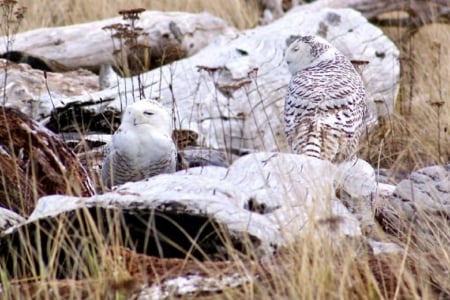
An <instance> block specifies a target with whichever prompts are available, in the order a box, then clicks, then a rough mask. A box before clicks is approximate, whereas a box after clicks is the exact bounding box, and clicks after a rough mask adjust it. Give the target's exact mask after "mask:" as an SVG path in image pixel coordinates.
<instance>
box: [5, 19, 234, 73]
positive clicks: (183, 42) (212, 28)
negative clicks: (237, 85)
mask: <svg viewBox="0 0 450 300" xmlns="http://www.w3.org/2000/svg"><path fill="white" fill-rule="evenodd" d="M116 23H121V24H127V23H129V22H127V21H124V20H122V17H116V18H111V19H105V20H101V21H97V22H91V23H85V24H76V25H71V26H64V27H54V28H40V29H36V30H32V31H28V32H25V33H21V34H17V35H16V36H15V41H14V49H9V50H14V51H20V52H21V53H25V54H27V55H31V56H34V57H38V58H40V59H42V60H43V61H44V62H46V63H47V65H48V66H49V67H50V69H51V70H53V71H68V70H75V69H78V68H87V69H90V70H95V71H97V70H98V69H99V68H100V66H101V65H102V64H113V63H114V57H113V51H114V50H117V49H118V48H120V47H119V45H118V44H119V41H118V40H115V41H114V42H113V39H112V38H111V31H110V30H104V29H103V28H104V27H106V26H108V25H112V24H116ZM136 26H138V27H141V28H143V32H145V33H146V34H147V35H146V36H142V37H140V38H139V39H138V43H139V44H140V45H144V46H147V47H149V48H150V49H151V50H150V52H151V55H152V56H153V57H159V58H161V57H162V56H163V55H166V56H167V52H170V51H171V50H172V49H176V50H177V51H178V54H180V56H181V57H187V56H191V55H192V54H194V53H196V52H198V51H199V50H200V49H201V48H203V47H204V46H206V45H207V44H208V43H209V42H210V41H211V39H213V38H214V37H216V36H217V35H221V34H226V33H234V29H233V28H231V27H230V26H228V25H227V24H226V23H225V22H224V21H223V20H222V19H219V18H217V17H214V16H212V15H210V14H208V13H201V14H191V13H184V12H159V11H148V12H143V13H142V14H141V15H140V20H138V21H136ZM2 40H3V39H2ZM114 43H115V44H116V45H115V46H114ZM4 52H6V49H5V45H4V44H3V43H2V44H0V53H4ZM25 60H26V59H25ZM156 60H158V59H157V58H156Z"/></svg>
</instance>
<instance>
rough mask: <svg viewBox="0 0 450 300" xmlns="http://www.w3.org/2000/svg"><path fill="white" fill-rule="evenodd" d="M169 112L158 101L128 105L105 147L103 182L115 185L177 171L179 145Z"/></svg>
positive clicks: (145, 101)
mask: <svg viewBox="0 0 450 300" xmlns="http://www.w3.org/2000/svg"><path fill="white" fill-rule="evenodd" d="M171 124H172V123H171V119H170V115H169V113H168V112H167V111H166V110H165V109H164V107H163V106H162V105H161V104H159V103H158V102H155V101H148V100H142V101H139V102H136V103H133V104H131V105H129V106H127V108H126V110H125V113H124V115H123V117H122V123H121V124H120V127H119V129H118V130H117V131H116V132H115V133H114V135H113V136H112V139H111V141H110V142H109V143H108V144H107V146H106V148H105V153H104V157H103V165H102V181H103V184H104V185H106V186H108V187H111V186H113V185H117V184H122V183H125V182H127V181H138V180H141V179H144V178H148V177H151V176H154V175H158V174H161V173H172V172H175V167H176V147H175V144H174V142H173V140H172V125H171Z"/></svg>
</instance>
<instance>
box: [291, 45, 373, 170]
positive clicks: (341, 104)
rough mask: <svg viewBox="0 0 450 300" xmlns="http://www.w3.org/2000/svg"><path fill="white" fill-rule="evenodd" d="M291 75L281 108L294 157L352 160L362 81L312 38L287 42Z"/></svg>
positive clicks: (361, 118)
mask: <svg viewBox="0 0 450 300" xmlns="http://www.w3.org/2000/svg"><path fill="white" fill-rule="evenodd" d="M287 43H288V44H289V43H290V45H288V48H287V50H286V62H287V65H288V69H289V72H291V74H292V78H291V81H290V83H289V86H288V89H287V92H286V96H285V107H284V110H285V111H284V118H285V132H286V136H287V139H288V143H289V145H290V146H291V149H292V151H293V152H294V153H298V154H305V155H309V156H313V157H317V158H320V159H324V160H329V161H331V162H342V161H345V160H351V159H353V158H354V157H356V150H357V147H358V140H359V137H360V135H361V133H362V132H363V129H364V122H365V116H366V115H367V106H366V102H365V98H366V93H365V89H364V85H363V82H362V80H361V77H360V76H359V74H358V72H357V71H356V70H355V68H354V67H353V65H352V63H351V62H350V60H349V59H348V58H347V57H345V56H344V55H343V54H342V53H341V52H339V51H338V50H337V49H336V48H334V47H333V46H332V45H331V44H330V43H328V42H327V41H326V40H324V39H322V38H320V37H317V36H296V37H292V38H290V39H288V41H287Z"/></svg>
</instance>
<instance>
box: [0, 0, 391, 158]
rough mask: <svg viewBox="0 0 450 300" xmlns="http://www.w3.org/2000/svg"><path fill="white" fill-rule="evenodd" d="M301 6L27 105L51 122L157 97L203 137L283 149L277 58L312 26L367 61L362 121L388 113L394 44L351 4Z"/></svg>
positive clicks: (180, 123) (16, 102)
mask: <svg viewBox="0 0 450 300" xmlns="http://www.w3.org/2000/svg"><path fill="white" fill-rule="evenodd" d="M303 7H306V8H307V7H308V6H301V7H299V8H298V9H296V10H293V11H292V12H289V13H287V14H286V15H284V16H283V17H282V18H280V19H279V20H277V21H276V22H273V23H271V24H269V25H267V26H260V27H257V28H255V29H251V30H247V31H243V32H241V33H239V34H236V35H220V36H218V37H217V38H216V39H215V40H214V41H213V42H211V43H210V44H209V45H208V46H207V47H205V48H204V49H202V50H201V51H200V52H198V53H197V54H195V55H193V56H191V57H189V58H186V59H182V60H177V61H175V62H174V63H172V64H170V65H164V66H162V67H161V68H158V69H156V70H152V71H150V72H146V73H143V74H140V75H139V76H135V77H131V78H119V77H118V76H117V75H115V74H114V73H110V77H111V78H110V79H109V82H110V84H109V85H110V87H109V88H107V89H105V90H102V91H99V92H86V93H83V94H81V93H80V95H79V96H72V97H67V96H64V95H59V96H58V97H57V96H56V95H55V96H54V97H53V98H52V99H53V101H52V102H50V101H48V96H45V93H44V95H42V94H39V95H36V96H35V97H36V98H35V101H37V102H38V103H39V105H35V107H38V111H36V110H34V115H35V116H37V117H38V119H39V120H43V121H44V122H46V123H47V124H48V125H49V126H50V127H51V128H52V129H53V128H57V127H58V126H56V125H54V124H57V123H58V120H61V119H62V118H54V117H52V116H54V115H55V113H56V115H70V114H71V113H73V111H76V112H77V114H81V115H83V116H85V118H83V122H84V123H83V124H89V123H90V121H91V120H92V118H94V117H96V116H99V115H101V116H103V115H106V116H107V117H108V116H109V115H110V114H111V112H115V113H116V115H117V114H120V112H121V111H122V110H123V109H124V107H125V106H126V105H128V104H129V103H132V102H134V101H138V100H140V99H141V98H142V97H143V96H144V97H145V98H150V99H156V100H158V101H161V102H162V103H163V104H164V105H165V106H166V107H167V108H168V109H169V110H171V111H172V112H173V117H174V124H175V128H177V129H191V130H194V131H196V132H197V133H198V134H199V137H200V142H201V144H203V145H205V144H206V145H209V146H211V147H213V148H226V149H229V148H233V149H242V148H250V149H256V150H265V151H276V150H287V147H286V143H285V140H284V128H283V103H284V94H285V90H286V86H287V83H288V82H289V79H290V74H289V72H288V70H287V67H286V63H285V61H284V50H285V48H286V39H287V38H289V37H290V36H291V35H298V34H316V35H321V36H323V37H325V38H326V39H328V40H329V41H330V42H331V43H333V44H334V45H335V46H336V47H337V48H338V49H340V50H341V51H342V52H344V53H345V54H346V55H348V56H349V57H350V59H352V60H355V61H363V62H368V63H367V64H365V65H364V66H363V67H361V72H362V76H363V79H364V81H365V83H366V87H367V92H368V103H369V106H370V108H371V114H372V116H371V118H370V125H372V124H374V123H376V122H377V119H378V118H380V117H385V116H388V115H389V114H390V113H391V112H392V111H393V107H394V103H395V98H396V94H397V87H398V78H399V61H398V55H399V52H398V50H397V48H396V47H395V45H394V44H393V43H392V42H391V41H390V40H389V39H388V38H387V37H386V36H385V35H383V33H382V32H381V30H379V29H378V28H377V27H375V26H373V25H371V24H370V23H368V22H367V20H366V19H365V18H364V17H362V16H361V14H359V13H358V12H356V11H354V10H350V9H322V10H318V11H316V10H314V11H312V10H309V9H306V8H305V9H300V8H303ZM107 81H108V80H107ZM7 86H8V85H7ZM6 92H7V95H8V103H7V105H11V106H16V107H19V108H20V109H21V110H23V111H27V110H31V109H30V108H29V107H27V106H26V105H23V102H22V101H23V100H22V99H19V98H18V97H16V96H15V95H14V94H13V93H10V92H9V90H7V91H6ZM107 117H103V119H107ZM89 118H91V119H89ZM100 119H102V118H100ZM75 120H77V119H75ZM77 121H78V120H77ZM113 121H114V120H113V119H110V122H113ZM49 122H50V123H51V124H49ZM68 122H69V123H70V121H68ZM83 129H86V128H83ZM87 129H88V130H91V129H92V128H87Z"/></svg>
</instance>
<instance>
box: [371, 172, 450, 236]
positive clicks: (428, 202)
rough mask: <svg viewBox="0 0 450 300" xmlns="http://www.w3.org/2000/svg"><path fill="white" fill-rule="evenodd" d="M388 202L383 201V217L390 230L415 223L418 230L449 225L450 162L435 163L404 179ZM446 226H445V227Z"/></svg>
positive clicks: (401, 230)
mask: <svg viewBox="0 0 450 300" xmlns="http://www.w3.org/2000/svg"><path fill="white" fill-rule="evenodd" d="M384 204H385V205H379V218H380V220H381V221H382V223H383V224H384V226H385V227H386V228H387V229H388V230H393V231H394V232H399V231H400V232H404V230H407V228H408V227H409V226H411V224H414V228H415V229H414V233H415V234H418V233H419V232H424V231H425V232H428V231H429V230H431V231H432V230H433V229H432V228H434V227H435V226H437V228H441V229H442V228H445V227H446V226H449V225H450V223H449V222H448V220H450V165H444V166H431V167H426V168H422V169H419V170H417V171H414V172H412V173H411V174H410V176H409V179H405V180H402V181H400V183H399V184H398V185H397V186H396V187H395V190H394V192H393V193H392V195H390V196H388V198H387V199H386V201H385V202H384ZM442 226H443V227H442Z"/></svg>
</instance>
